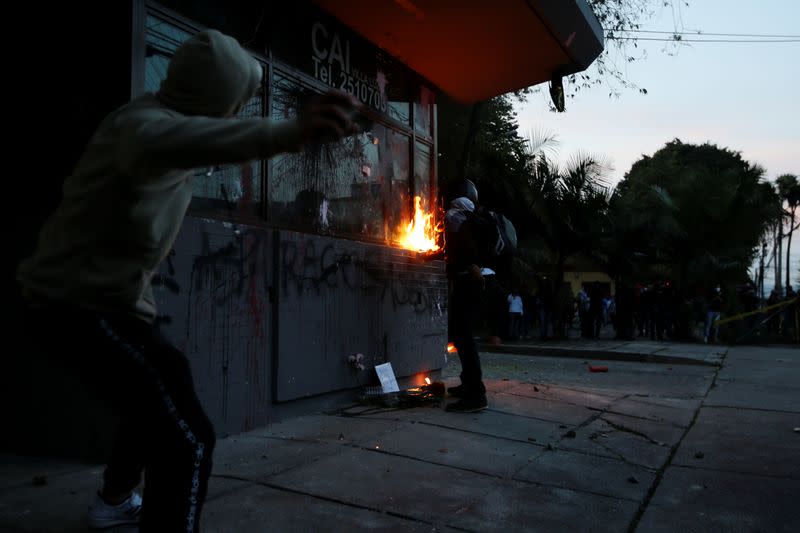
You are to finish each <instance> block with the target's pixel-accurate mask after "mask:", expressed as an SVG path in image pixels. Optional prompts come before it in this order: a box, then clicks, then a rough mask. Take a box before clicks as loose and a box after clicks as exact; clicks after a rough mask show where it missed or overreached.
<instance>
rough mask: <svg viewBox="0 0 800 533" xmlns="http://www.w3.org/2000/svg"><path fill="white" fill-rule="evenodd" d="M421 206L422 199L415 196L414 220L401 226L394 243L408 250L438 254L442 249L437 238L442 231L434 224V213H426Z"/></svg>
mask: <svg viewBox="0 0 800 533" xmlns="http://www.w3.org/2000/svg"><path fill="white" fill-rule="evenodd" d="M421 204H422V198H420V197H419V196H415V197H414V218H412V219H411V221H409V222H407V223H406V222H404V223H403V224H401V225H400V228H399V230H398V231H397V234H396V235H395V237H394V243H395V244H396V245H397V246H399V247H400V248H405V249H406V250H414V251H417V252H436V251H438V250H439V248H440V247H439V244H438V242H437V241H438V238H437V236H438V234H439V233H441V229H440V228H438V227H437V226H436V224H435V223H434V214H433V212H430V213H426V212H425V211H424V210H423V209H422V207H421Z"/></svg>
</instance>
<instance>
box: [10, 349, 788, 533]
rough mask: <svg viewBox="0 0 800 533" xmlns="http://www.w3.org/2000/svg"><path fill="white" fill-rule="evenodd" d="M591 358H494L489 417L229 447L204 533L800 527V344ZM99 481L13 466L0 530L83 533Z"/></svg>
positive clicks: (267, 436)
mask: <svg viewBox="0 0 800 533" xmlns="http://www.w3.org/2000/svg"><path fill="white" fill-rule="evenodd" d="M586 348H587V349H586V350H585V351H584V352H583V355H584V357H577V356H575V355H574V354H573V356H571V357H532V356H530V355H516V354H484V355H483V361H484V371H485V378H486V382H487V385H488V387H489V389H490V393H489V403H490V408H489V409H488V410H486V411H483V412H481V413H477V414H471V415H469V414H468V415H465V414H453V413H446V412H445V411H444V410H443V409H442V408H441V406H439V405H432V406H425V407H415V408H412V409H384V408H376V407H375V406H363V405H359V404H357V403H354V404H351V405H343V406H341V408H340V409H337V410H335V411H331V412H324V413H315V414H310V415H308V416H303V417H300V418H294V419H291V420H287V421H284V422H281V423H277V424H274V425H272V426H270V427H268V428H265V429H262V430H258V431H253V432H250V433H247V434H243V435H239V436H235V437H231V438H227V439H224V440H221V441H219V444H218V448H217V450H216V452H215V465H214V472H213V477H212V480H211V484H210V491H209V498H208V501H207V504H206V508H205V511H204V514H203V526H204V527H203V530H204V531H209V532H239V531H242V532H247V531H291V532H294V531H298V532H305V531H309V532H311V531H404V532H405V531H412V532H416V531H543V532H550V531H564V530H567V529H569V530H573V531H622V532H625V531H638V532H649V531H665V532H666V531H670V532H672V531H685V532H690V531H698V532H700V531H703V532H705V531H723V532H725V531H731V532H734V531H736V532H740V531H741V532H744V531H754V532H755V531H765V532H767V531H768V532H790V531H792V532H794V531H800V506H798V505H797V499H798V495H800V430H799V431H795V428H800V350H797V349H791V348H786V349H780V348H753V347H736V348H731V349H725V348H723V349H721V350H720V349H719V347H715V349H717V350H718V351H719V352H720V356H719V364H718V365H708V364H661V363H648V362H640V361H635V362H631V361H624V360H605V361H604V360H600V359H589V358H588V357H590V356H593V355H594V354H596V353H597V351H596V350H595V351H592V346H591V345H587V346H586ZM672 349H676V350H678V351H680V348H679V347H672ZM678 355H680V354H678ZM690 356H691V355H688V356H687V357H690ZM587 363H591V364H603V365H606V366H608V367H609V371H608V372H607V373H590V372H588V370H587V366H588V364H587ZM459 370H460V369H459V365H458V363H457V361H451V363H450V364H449V365H448V366H447V368H446V369H445V379H446V380H447V381H448V382H449V383H450V384H455V383H456V382H457V377H456V376H457V374H458V371H459ZM101 474H102V468H101V466H98V465H81V464H75V463H71V462H69V461H57V460H47V459H25V458H20V457H9V456H5V457H3V458H2V459H1V460H0V529H3V530H9V531H85V525H84V524H85V517H84V513H85V509H86V506H87V505H88V502H89V501H90V500H91V497H92V494H93V491H94V490H95V489H96V488H97V486H98V484H99V482H100V479H101ZM35 476H44V478H41V477H39V478H37V479H36V483H34V477H35Z"/></svg>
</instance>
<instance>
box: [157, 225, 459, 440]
mask: <svg viewBox="0 0 800 533" xmlns="http://www.w3.org/2000/svg"><path fill="white" fill-rule="evenodd" d="M156 285H157V301H158V305H159V313H160V314H159V317H158V322H159V324H160V327H161V328H162V330H163V331H164V332H165V334H166V335H167V337H168V338H170V340H171V341H172V342H173V343H175V344H176V345H177V346H178V347H180V348H181V349H183V350H184V351H185V353H186V354H187V356H188V357H189V359H190V361H191V363H192V369H193V372H194V379H195V383H196V386H197V391H198V395H199V397H200V398H201V401H202V402H203V404H204V406H205V408H206V410H207V411H208V413H209V416H210V418H211V420H212V422H214V424H215V426H216V428H217V431H218V432H219V433H220V434H221V435H222V434H232V433H238V432H241V431H245V430H248V429H252V428H253V427H257V426H260V425H264V424H266V423H268V422H269V421H270V418H271V411H272V409H273V405H274V403H275V402H285V401H289V400H295V399H300V398H306V397H310V396H314V395H319V394H324V393H329V392H333V391H338V390H342V389H352V388H355V387H358V386H359V385H360V384H366V383H367V382H368V381H369V380H370V379H371V378H372V374H373V373H372V372H370V370H369V369H371V367H372V366H374V365H376V364H380V363H383V362H387V361H388V362H391V363H392V366H393V368H394V369H395V372H396V373H397V375H398V376H408V375H411V374H415V373H418V372H427V371H434V370H436V369H438V368H441V366H442V365H443V364H444V348H445V345H446V343H447V320H446V305H447V282H446V278H445V276H444V267H443V264H442V263H441V262H439V261H434V262H423V261H420V260H418V259H416V258H415V257H414V255H413V254H411V253H409V252H406V251H403V250H398V249H394V248H389V247H386V246H381V245H377V244H369V243H361V242H356V241H348V240H343V239H335V238H331V237H324V236H317V235H308V234H301V233H295V232H289V231H282V230H280V231H279V230H272V229H268V228H258V227H250V226H234V225H233V224H230V223H226V222H220V221H216V220H210V219H198V218H193V217H188V218H187V219H186V222H185V223H184V225H183V228H182V229H181V232H180V234H179V236H178V239H177V241H176V243H175V246H174V250H173V254H172V255H171V256H170V257H169V258H168V260H167V261H165V262H164V264H163V265H162V269H161V273H160V276H159V277H158V278H157V279H156ZM354 353H362V354H364V356H365V364H366V365H367V366H368V370H365V371H363V372H361V373H357V372H355V371H353V370H352V368H351V367H350V366H349V365H348V364H347V357H348V356H349V355H351V354H354Z"/></svg>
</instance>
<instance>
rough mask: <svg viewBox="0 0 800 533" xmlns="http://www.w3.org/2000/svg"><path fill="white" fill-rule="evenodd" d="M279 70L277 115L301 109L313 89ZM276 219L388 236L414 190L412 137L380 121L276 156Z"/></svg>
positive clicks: (272, 199) (272, 185)
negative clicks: (410, 183)
mask: <svg viewBox="0 0 800 533" xmlns="http://www.w3.org/2000/svg"><path fill="white" fill-rule="evenodd" d="M309 92H310V91H309V89H307V88H304V87H303V86H301V85H300V84H299V83H298V82H296V81H295V80H293V79H291V78H288V77H286V76H283V75H281V74H279V73H277V72H276V73H275V76H274V81H273V103H272V117H273V119H274V120H285V119H288V118H291V117H293V116H295V115H296V112H297V107H298V103H299V102H301V101H302V99H303V98H304V97H305V96H306V95H308V94H309ZM271 165H272V167H271V169H272V172H271V174H270V182H269V194H268V197H269V214H270V219H271V220H272V221H274V222H276V223H279V224H281V225H285V226H288V227H292V228H295V229H299V230H304V231H313V232H320V233H331V234H339V235H348V236H353V237H364V238H369V239H377V240H384V239H385V238H386V236H387V231H388V230H389V227H390V226H391V225H392V224H394V222H395V217H397V220H399V216H400V213H399V211H398V209H399V208H402V207H403V205H402V203H401V202H398V201H397V200H396V199H395V198H396V197H397V196H398V195H400V194H403V193H405V194H406V196H407V191H408V186H407V184H408V176H409V173H408V166H409V138H408V137H407V136H406V135H403V134H401V133H399V132H396V131H394V130H391V129H390V128H387V127H386V126H384V125H383V124H380V123H377V124H375V125H374V126H373V129H372V131H371V132H369V133H362V134H359V135H354V136H351V137H348V138H346V139H344V140H342V141H340V142H338V143H335V144H327V145H322V146H308V147H306V148H305V149H304V151H303V152H300V153H296V154H280V155H278V156H276V157H274V158H272V159H271Z"/></svg>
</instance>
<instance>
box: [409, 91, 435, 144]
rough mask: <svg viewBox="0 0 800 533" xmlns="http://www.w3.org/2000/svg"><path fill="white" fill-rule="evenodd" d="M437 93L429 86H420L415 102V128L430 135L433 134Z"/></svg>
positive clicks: (418, 131) (423, 133)
mask: <svg viewBox="0 0 800 533" xmlns="http://www.w3.org/2000/svg"><path fill="white" fill-rule="evenodd" d="M435 103H436V95H435V94H434V93H433V91H431V90H429V89H428V88H427V87H420V88H419V95H418V97H417V99H416V101H415V102H414V130H415V131H416V132H417V133H421V134H422V135H427V136H428V137H432V136H433V120H432V119H433V104H435Z"/></svg>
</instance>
